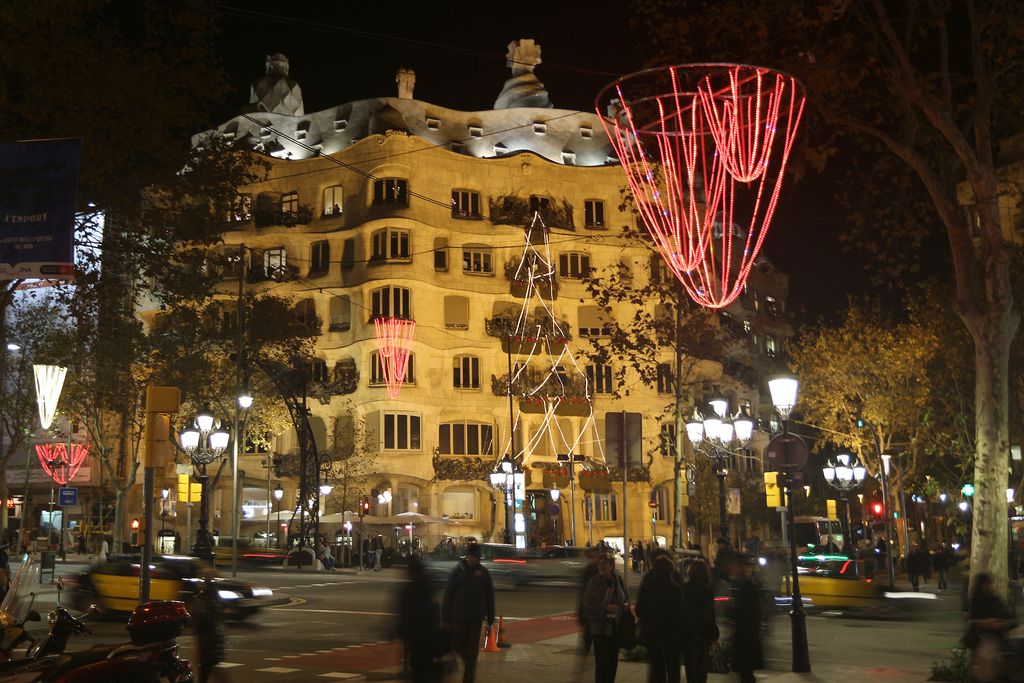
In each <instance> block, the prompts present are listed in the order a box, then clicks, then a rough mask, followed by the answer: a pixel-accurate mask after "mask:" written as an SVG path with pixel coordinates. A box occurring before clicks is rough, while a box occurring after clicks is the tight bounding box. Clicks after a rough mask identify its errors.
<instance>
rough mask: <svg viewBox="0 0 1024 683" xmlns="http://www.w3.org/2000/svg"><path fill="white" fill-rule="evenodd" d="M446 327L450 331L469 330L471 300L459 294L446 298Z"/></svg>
mask: <svg viewBox="0 0 1024 683" xmlns="http://www.w3.org/2000/svg"><path fill="white" fill-rule="evenodd" d="M444 326H445V328H446V329H449V330H467V329H469V299H468V298H467V297H464V296H459V295H457V294H451V295H448V296H446V297H445V298H444Z"/></svg>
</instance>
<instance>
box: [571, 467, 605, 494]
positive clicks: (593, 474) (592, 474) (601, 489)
mask: <svg viewBox="0 0 1024 683" xmlns="http://www.w3.org/2000/svg"><path fill="white" fill-rule="evenodd" d="M579 478H580V488H581V489H583V490H584V491H590V492H592V493H608V492H609V491H611V490H612V478H611V475H610V474H609V473H608V472H607V471H603V470H583V471H582V472H580V474H579Z"/></svg>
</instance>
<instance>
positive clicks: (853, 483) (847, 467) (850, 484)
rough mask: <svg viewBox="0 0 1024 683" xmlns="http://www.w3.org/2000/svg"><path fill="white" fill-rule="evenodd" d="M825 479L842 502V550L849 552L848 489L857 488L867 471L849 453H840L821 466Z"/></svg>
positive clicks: (850, 545)
mask: <svg viewBox="0 0 1024 683" xmlns="http://www.w3.org/2000/svg"><path fill="white" fill-rule="evenodd" d="M821 473H822V474H823V475H824V476H825V481H826V482H827V483H828V484H829V485H830V486H831V487H832V488H834V489H836V490H837V491H839V499H840V500H841V501H842V503H843V508H844V510H845V512H844V518H843V523H844V528H843V550H844V551H845V552H846V553H847V554H849V552H850V550H849V549H850V548H851V547H852V544H851V543H850V540H851V539H850V491H852V490H853V489H855V488H857V487H858V486H860V485H861V484H862V483H863V482H864V477H866V476H867V473H868V471H867V470H866V469H865V468H864V467H863V466H862V465H861V464H860V463H859V462H857V458H855V457H853V456H852V455H850V454H849V453H840V454H839V455H837V456H836V462H829V463H828V464H827V465H826V466H825V467H822V468H821Z"/></svg>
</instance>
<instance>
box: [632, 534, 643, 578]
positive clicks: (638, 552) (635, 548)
mask: <svg viewBox="0 0 1024 683" xmlns="http://www.w3.org/2000/svg"><path fill="white" fill-rule="evenodd" d="M629 556H630V559H631V560H632V561H633V573H634V574H637V573H639V572H640V563H641V562H642V561H643V558H644V551H643V548H641V547H640V541H636V542H635V543H632V544H631V545H630V548H629Z"/></svg>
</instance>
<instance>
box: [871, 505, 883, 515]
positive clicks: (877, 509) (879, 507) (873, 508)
mask: <svg viewBox="0 0 1024 683" xmlns="http://www.w3.org/2000/svg"><path fill="white" fill-rule="evenodd" d="M871 512H873V513H874V515H875V517H881V516H882V504H881V503H875V504H874V505H872V506H871Z"/></svg>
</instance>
